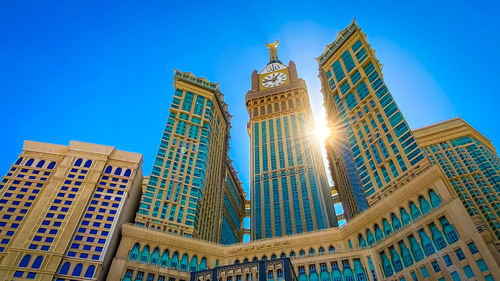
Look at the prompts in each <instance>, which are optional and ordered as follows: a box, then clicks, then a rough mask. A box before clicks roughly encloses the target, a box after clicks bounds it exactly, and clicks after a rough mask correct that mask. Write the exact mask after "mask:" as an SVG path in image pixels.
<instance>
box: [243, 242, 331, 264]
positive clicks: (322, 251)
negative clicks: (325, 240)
mask: <svg viewBox="0 0 500 281" xmlns="http://www.w3.org/2000/svg"><path fill="white" fill-rule="evenodd" d="M328 253H329V254H333V253H335V247H333V246H332V245H330V246H329V247H328ZM318 254H319V255H325V254H326V252H325V248H324V247H323V246H320V247H319V248H318ZM315 255H316V250H315V249H313V248H309V251H308V252H307V255H306V251H305V250H304V249H302V250H300V251H299V256H297V254H296V253H295V251H290V253H289V255H288V257H289V258H291V259H293V258H305V257H312V256H315ZM286 257H287V255H286V254H285V253H284V252H282V253H281V255H280V257H279V258H281V259H282V258H286ZM277 258H278V256H277V255H276V254H272V255H271V260H275V259H277ZM259 260H262V261H267V260H268V257H267V256H266V255H263V256H262V257H261V258H260V259H259V258H258V257H256V256H254V257H253V259H252V262H255V261H259ZM249 261H250V260H249V259H248V258H245V259H244V260H243V262H244V263H247V262H249ZM234 263H236V264H238V263H240V260H239V259H237V260H236V261H235V262H234Z"/></svg>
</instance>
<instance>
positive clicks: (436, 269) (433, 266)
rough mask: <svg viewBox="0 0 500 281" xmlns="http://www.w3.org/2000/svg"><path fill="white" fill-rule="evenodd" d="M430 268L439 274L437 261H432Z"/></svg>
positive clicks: (439, 269)
mask: <svg viewBox="0 0 500 281" xmlns="http://www.w3.org/2000/svg"><path fill="white" fill-rule="evenodd" d="M431 264H432V268H434V272H440V271H441V268H440V267H439V264H438V262H437V261H433V262H432V263H431Z"/></svg>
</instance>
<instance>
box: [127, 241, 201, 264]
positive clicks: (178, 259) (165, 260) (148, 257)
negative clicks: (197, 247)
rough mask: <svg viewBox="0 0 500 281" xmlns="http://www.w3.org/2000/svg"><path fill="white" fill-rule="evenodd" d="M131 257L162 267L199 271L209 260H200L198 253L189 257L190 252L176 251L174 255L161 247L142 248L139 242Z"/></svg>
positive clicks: (132, 259) (136, 260)
mask: <svg viewBox="0 0 500 281" xmlns="http://www.w3.org/2000/svg"><path fill="white" fill-rule="evenodd" d="M129 259H130V260H131V261H135V262H140V263H144V264H151V265H154V266H160V267H169V268H175V269H179V270H182V271H197V270H205V269H207V260H206V258H205V257H203V258H201V260H200V261H198V257H197V256H196V255H194V256H192V257H191V259H189V256H188V254H184V255H182V256H181V255H180V254H179V253H178V252H177V251H175V252H174V253H173V254H172V256H170V252H169V250H168V249H165V250H163V251H160V248H158V247H156V248H154V249H153V250H152V251H151V249H150V247H149V245H146V246H144V247H143V248H142V250H141V246H140V245H139V243H136V244H135V245H134V247H133V248H132V250H131V251H130V253H129Z"/></svg>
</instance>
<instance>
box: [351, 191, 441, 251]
mask: <svg viewBox="0 0 500 281" xmlns="http://www.w3.org/2000/svg"><path fill="white" fill-rule="evenodd" d="M428 195H429V201H430V204H429V201H427V199H426V198H425V197H424V196H419V197H418V206H417V204H415V203H414V202H413V201H410V202H409V204H408V208H409V210H410V212H409V213H408V211H407V210H406V209H405V208H404V207H401V208H400V209H399V216H398V215H396V214H395V213H391V215H390V218H389V219H387V218H383V219H382V223H381V224H380V225H381V226H382V227H380V225H379V224H378V223H376V224H374V226H373V229H367V230H366V231H365V235H363V234H362V233H358V245H359V247H361V248H364V247H366V246H371V245H373V244H374V243H375V242H380V241H381V240H383V239H384V238H386V237H388V236H390V235H391V234H392V233H393V232H395V231H399V230H400V229H402V228H403V227H405V226H407V225H409V224H410V223H411V222H412V221H416V220H417V219H419V218H420V217H421V216H422V215H425V214H428V213H429V212H430V211H431V210H432V209H433V208H438V207H439V206H440V205H441V202H442V201H441V198H439V196H438V195H437V194H436V192H435V191H434V190H432V189H431V190H429V192H428ZM372 231H373V232H372ZM373 233H375V235H373ZM365 237H366V239H365Z"/></svg>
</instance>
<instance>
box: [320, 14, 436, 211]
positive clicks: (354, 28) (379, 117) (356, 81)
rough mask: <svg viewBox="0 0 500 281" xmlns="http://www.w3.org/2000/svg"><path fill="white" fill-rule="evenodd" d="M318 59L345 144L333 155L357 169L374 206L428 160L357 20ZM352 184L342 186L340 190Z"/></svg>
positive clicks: (333, 121)
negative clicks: (389, 87)
mask: <svg viewBox="0 0 500 281" xmlns="http://www.w3.org/2000/svg"><path fill="white" fill-rule="evenodd" d="M316 60H317V61H318V64H319V71H320V73H319V78H320V80H321V84H322V92H323V97H324V104H325V108H326V112H327V120H328V124H329V125H330V126H331V127H332V128H331V129H332V131H334V132H338V135H337V136H338V138H337V139H335V140H333V141H337V142H339V146H340V147H341V148H340V152H333V153H332V152H330V153H332V154H333V155H337V156H338V155H341V157H342V161H343V162H344V163H343V164H342V165H339V166H338V167H339V168H340V169H342V168H343V166H345V167H355V169H356V172H357V175H358V177H359V180H360V181H361V186H362V189H363V192H364V194H365V197H366V201H367V203H368V206H371V205H373V204H374V203H376V202H378V201H379V200H381V199H382V198H383V197H384V196H387V194H389V193H391V192H393V191H394V190H395V189H397V187H398V185H400V184H401V183H403V182H404V181H406V180H408V179H410V178H411V177H412V176H413V175H415V174H418V173H419V171H420V170H422V169H424V168H425V167H426V166H427V165H428V161H427V160H426V158H425V157H424V155H423V153H422V151H421V149H420V148H419V146H418V144H417V142H416V141H415V138H414V137H413V133H412V131H411V130H410V127H409V126H408V124H407V122H406V120H405V118H404V116H403V114H402V113H401V111H400V110H399V108H398V106H397V104H396V101H395V100H394V99H393V98H392V95H391V93H390V92H389V89H388V88H387V86H386V85H385V82H384V80H383V76H382V69H381V64H380V62H379V61H378V60H377V58H376V57H375V51H374V50H373V49H372V48H371V47H370V45H369V43H368V41H367V40H366V35H365V34H364V33H362V32H361V29H360V28H359V26H358V25H357V24H356V22H355V21H353V22H352V23H351V24H350V25H349V26H348V27H347V28H346V29H344V30H342V31H340V32H339V33H338V35H337V38H336V39H335V40H334V42H333V43H331V44H330V45H328V46H327V47H326V49H325V51H324V52H323V54H322V55H321V56H319V57H318V58H317V59H316ZM327 147H328V146H327ZM345 148H348V150H347V151H345ZM331 166H334V167H335V166H336V165H331ZM332 174H334V177H341V173H340V172H339V170H338V169H332ZM337 175H338V176H337ZM353 178H354V179H353ZM350 180H352V181H351V183H355V184H354V185H352V188H354V190H353V193H354V194H355V195H357V194H359V192H360V190H358V188H357V182H356V180H355V177H351V178H350ZM346 183H349V181H345V180H344V181H342V180H341V181H339V182H338V184H346ZM349 188H351V187H345V186H344V187H340V188H339V193H342V192H343V191H345V190H347V189H349ZM342 197H347V196H342V195H341V198H342ZM346 203H347V202H346ZM355 203H357V202H356V201H350V202H349V203H348V204H355ZM347 209H348V210H349V209H354V208H349V207H348V208H347ZM359 209H362V208H359Z"/></svg>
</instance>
